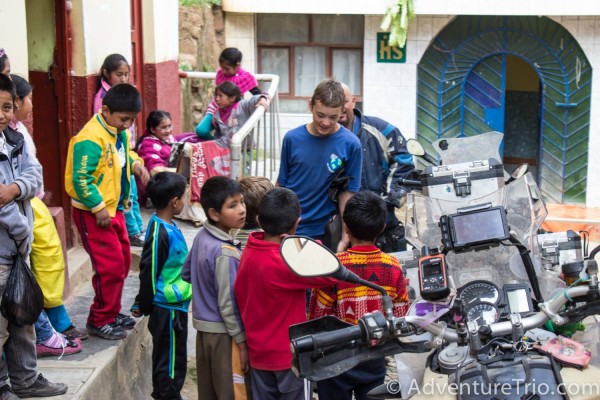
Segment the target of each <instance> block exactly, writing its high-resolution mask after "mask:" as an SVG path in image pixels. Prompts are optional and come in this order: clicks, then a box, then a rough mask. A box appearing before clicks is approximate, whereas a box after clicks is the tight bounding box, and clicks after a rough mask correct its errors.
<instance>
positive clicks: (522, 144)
mask: <svg viewBox="0 0 600 400" xmlns="http://www.w3.org/2000/svg"><path fill="white" fill-rule="evenodd" d="M504 96H505V100H504V103H505V107H504V154H503V159H502V161H503V162H504V168H505V169H506V170H507V171H509V172H511V171H512V170H513V169H515V168H516V167H517V166H519V165H521V164H523V163H527V164H528V165H529V171H530V172H531V173H532V174H533V176H535V177H537V176H538V171H539V169H538V162H539V157H540V154H539V149H540V112H541V106H542V103H541V102H542V97H541V87H540V78H539V77H538V75H537V73H536V72H535V70H534V69H533V68H532V67H531V66H530V65H529V64H528V63H527V62H526V61H525V60H523V59H522V58H520V57H516V56H513V55H508V56H507V57H506V88H505V91H504Z"/></svg>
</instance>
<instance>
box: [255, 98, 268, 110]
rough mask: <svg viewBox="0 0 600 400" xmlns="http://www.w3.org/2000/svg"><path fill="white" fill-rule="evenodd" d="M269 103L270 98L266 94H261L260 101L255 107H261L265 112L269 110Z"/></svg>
mask: <svg viewBox="0 0 600 400" xmlns="http://www.w3.org/2000/svg"><path fill="white" fill-rule="evenodd" d="M270 102H271V96H269V95H268V94H261V97H260V100H259V101H258V103H256V107H257V108H258V107H259V106H262V107H263V108H264V109H265V112H266V111H267V110H268V109H269V103H270Z"/></svg>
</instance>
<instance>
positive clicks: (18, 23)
mask: <svg viewBox="0 0 600 400" xmlns="http://www.w3.org/2000/svg"><path fill="white" fill-rule="evenodd" d="M0 21H2V23H0V37H2V38H3V39H2V41H1V42H0V48H3V49H4V51H6V54H8V59H9V61H10V66H11V73H13V74H19V75H21V76H24V77H27V76H28V72H29V68H28V66H29V56H28V52H27V20H26V18H25V0H11V1H6V0H4V1H2V2H0Z"/></svg>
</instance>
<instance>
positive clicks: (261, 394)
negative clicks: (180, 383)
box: [234, 188, 337, 400]
mask: <svg viewBox="0 0 600 400" xmlns="http://www.w3.org/2000/svg"><path fill="white" fill-rule="evenodd" d="M299 221H300V203H299V202H298V198H297V197H296V195H295V194H294V193H293V192H292V191H291V190H288V189H285V188H275V189H273V190H271V191H269V192H267V193H266V194H265V195H264V197H263V198H262V200H261V201H260V203H259V206H258V223H259V224H260V226H261V228H262V229H263V230H264V232H252V233H251V234H250V236H249V238H248V243H247V244H246V248H245V249H244V252H243V253H242V258H241V260H240V267H239V270H238V275H237V278H236V281H235V285H234V291H235V297H236V300H237V304H238V307H239V310H240V314H241V316H242V321H243V323H244V328H245V331H246V343H247V346H248V359H249V361H250V374H251V379H252V395H253V397H254V398H255V399H260V400H271V399H282V398H285V399H286V400H296V399H297V400H304V399H305V398H307V397H305V396H308V395H310V385H307V384H305V382H304V381H303V379H301V378H298V377H296V376H295V375H294V374H293V372H292V370H291V367H292V352H291V350H290V340H289V337H288V328H289V326H290V325H293V324H297V323H300V322H305V321H306V313H305V310H306V289H308V288H312V287H325V286H331V285H333V284H335V283H336V282H337V280H335V279H332V278H310V279H307V278H302V277H299V276H298V275H296V274H294V273H293V272H292V271H291V270H290V269H289V268H288V267H287V266H286V265H285V263H284V261H283V259H282V258H281V255H280V253H279V247H280V244H281V239H282V238H283V237H284V236H285V235H286V234H294V232H296V227H297V226H298V222H299Z"/></svg>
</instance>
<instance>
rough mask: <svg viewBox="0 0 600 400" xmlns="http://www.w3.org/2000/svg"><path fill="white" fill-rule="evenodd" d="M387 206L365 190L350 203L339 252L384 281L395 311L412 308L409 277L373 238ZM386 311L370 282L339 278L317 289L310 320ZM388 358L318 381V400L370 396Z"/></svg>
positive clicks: (353, 319)
mask: <svg viewBox="0 0 600 400" xmlns="http://www.w3.org/2000/svg"><path fill="white" fill-rule="evenodd" d="M386 214H387V209H386V206H385V202H384V201H383V199H381V198H380V197H379V196H377V194H375V193H373V192H370V191H363V192H359V193H357V194H355V195H354V196H352V197H351V198H350V200H348V202H347V203H346V208H345V209H344V214H343V217H342V219H343V222H344V229H345V230H346V233H347V234H348V237H349V238H350V244H351V247H350V248H349V249H348V250H346V251H344V252H342V253H338V254H337V257H338V258H339V260H340V262H341V263H342V264H343V265H344V266H345V267H346V268H348V269H349V270H350V271H351V272H354V273H355V274H357V275H358V276H359V277H361V278H363V279H365V280H368V281H371V282H373V283H376V284H378V285H380V286H383V287H384V288H385V290H386V291H387V292H388V294H389V295H390V297H391V299H392V301H393V303H394V316H396V317H400V316H403V315H405V314H406V312H407V310H408V294H407V291H406V281H405V280H404V276H403V274H402V268H401V266H400V263H399V262H398V260H397V259H396V258H395V257H393V256H391V255H389V254H386V253H383V252H382V251H381V250H379V249H378V248H377V247H375V239H376V238H377V236H378V235H379V234H380V233H381V232H383V230H384V228H385V221H386ZM376 310H380V311H383V307H382V304H381V294H380V293H379V292H377V291H375V290H373V289H370V288H367V287H366V286H357V285H356V284H353V283H348V282H339V283H337V284H336V285H335V286H333V287H328V288H321V289H314V290H313V292H312V296H311V301H310V310H309V319H314V318H319V317H322V316H325V315H334V316H336V317H337V318H339V319H341V320H342V321H345V322H349V323H352V324H356V323H357V322H358V320H359V319H360V318H362V316H363V315H364V314H366V313H368V312H372V311H376ZM385 372H386V368H385V360H384V358H380V359H376V360H371V361H367V362H364V363H362V364H359V365H358V366H356V367H354V368H353V369H351V370H349V371H346V372H344V373H343V374H341V375H339V376H336V377H335V378H330V379H326V380H323V381H320V382H319V383H318V384H317V390H318V393H319V400H328V399H329V400H331V399H337V400H339V399H348V400H351V399H352V393H353V392H354V396H355V398H356V400H366V399H367V393H368V392H369V390H371V389H373V388H375V387H377V386H379V385H381V384H382V383H383V382H384V380H385Z"/></svg>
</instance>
